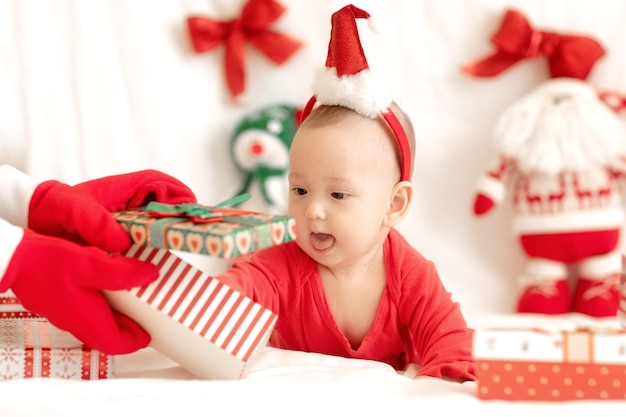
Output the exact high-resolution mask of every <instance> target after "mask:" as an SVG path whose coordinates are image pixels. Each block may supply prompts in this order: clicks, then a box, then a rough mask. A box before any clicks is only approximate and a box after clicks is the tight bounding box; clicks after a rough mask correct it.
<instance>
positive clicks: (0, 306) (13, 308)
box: [0, 290, 41, 319]
mask: <svg viewBox="0 0 626 417" xmlns="http://www.w3.org/2000/svg"><path fill="white" fill-rule="evenodd" d="M25 318H41V316H39V315H38V314H35V313H31V312H30V311H28V310H27V309H25V308H24V306H23V305H22V304H21V302H20V300H18V299H17V297H16V296H15V294H13V292H12V291H11V290H9V291H6V292H3V293H0V319H25Z"/></svg>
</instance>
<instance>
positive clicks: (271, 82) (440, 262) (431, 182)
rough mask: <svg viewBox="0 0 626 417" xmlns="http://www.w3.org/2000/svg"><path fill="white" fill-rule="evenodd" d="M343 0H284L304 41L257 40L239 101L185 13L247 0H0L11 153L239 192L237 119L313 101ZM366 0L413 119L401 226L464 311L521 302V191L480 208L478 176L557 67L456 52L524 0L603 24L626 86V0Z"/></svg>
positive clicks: (1, 155) (80, 170)
mask: <svg viewBox="0 0 626 417" xmlns="http://www.w3.org/2000/svg"><path fill="white" fill-rule="evenodd" d="M346 3H347V2H346V1H345V0H342V1H339V0H320V1H309V2H304V1H301V0H282V4H283V5H285V6H286V7H287V13H286V14H285V15H284V16H283V17H282V18H281V19H280V20H279V21H278V22H277V23H276V24H275V25H273V28H275V29H277V30H280V31H284V32H286V33H289V34H291V35H293V36H295V37H297V38H299V39H300V40H302V41H304V42H305V47H304V48H303V49H301V50H300V51H299V52H297V53H296V54H295V55H293V57H292V58H291V59H290V60H288V61H287V62H286V63H285V64H284V65H282V66H276V65H274V64H272V63H271V62H270V61H268V60H267V59H266V58H265V57H263V56H262V55H260V54H259V53H258V52H257V51H256V50H255V49H253V48H252V47H250V48H248V49H247V57H248V71H247V94H246V97H245V101H244V102H243V103H240V104H234V103H232V102H231V100H230V98H229V95H228V93H227V90H226V88H225V81H224V77H223V74H222V62H223V48H221V47H220V48H217V49H216V50H214V51H211V52H208V53H205V54H202V55H197V54H194V53H193V52H192V50H191V48H190V44H189V40H188V38H187V34H186V29H185V19H186V17H187V16H188V15H191V14H204V15H208V16H212V17H214V18H216V19H221V20H226V19H230V18H232V17H233V16H234V15H235V14H237V13H238V11H239V9H240V7H241V5H242V4H243V0H236V1H235V0H185V1H183V0H161V1H151V0H89V1H81V0H47V1H46V0H0V92H1V94H0V114H2V117H0V163H11V164H13V165H15V166H16V167H18V168H20V169H22V170H25V171H26V172H28V173H30V174H31V175H33V176H35V177H37V178H40V179H47V178H56V179H59V180H63V181H66V182H69V183H75V182H78V181H82V180H86V179H90V178H95V177H99V176H103V175H109V174H116V173H122V172H129V171H134V170H138V169H144V168H156V169H160V170H163V171H165V172H167V173H170V174H172V175H174V176H176V177H178V178H180V179H181V180H183V181H184V182H186V183H187V184H188V185H189V186H190V187H191V188H192V189H194V191H195V192H196V193H197V195H198V197H199V200H200V201H201V202H203V203H206V204H211V203H216V202H218V201H221V200H223V199H225V198H227V197H230V196H232V193H233V192H234V191H235V190H236V188H237V187H238V186H239V184H240V181H241V174H240V173H239V172H238V171H237V169H236V168H235V166H234V164H233V163H232V161H231V159H230V156H229V150H228V141H229V136H230V133H231V131H232V130H233V128H234V125H235V123H236V122H237V121H238V120H239V119H240V118H241V117H243V115H244V114H245V113H247V112H248V111H250V110H252V109H254V108H258V107H260V106H264V105H266V104H270V103H274V102H292V103H295V104H302V105H303V104H304V102H305V101H306V100H307V99H308V97H309V96H310V94H311V92H310V89H309V85H310V82H311V79H312V72H313V70H314V69H315V68H317V67H319V66H321V65H323V63H324V61H325V58H326V52H327V43H328V39H329V33H330V15H331V14H332V12H334V11H335V10H337V9H339V8H341V7H343V6H344V5H345V4H346ZM353 3H354V4H355V5H356V6H358V7H361V8H363V9H365V10H367V11H368V12H370V13H371V14H373V15H374V16H376V18H377V19H379V20H382V22H383V23H386V24H385V25H383V26H384V28H385V31H384V32H383V33H382V34H373V33H372V32H370V31H369V29H367V25H366V24H365V23H359V27H360V33H361V39H362V42H363V46H364V48H365V51H366V55H367V57H368V60H369V61H370V66H371V68H372V70H374V71H378V72H381V73H386V74H387V79H388V80H389V83H390V88H391V89H392V92H393V96H394V98H395V99H396V101H397V102H398V103H399V104H400V105H401V106H402V107H404V109H405V110H406V111H407V112H408V113H409V115H410V116H411V117H412V119H413V121H414V124H415V127H416V132H417V141H418V143H417V152H416V164H415V172H414V177H413V181H414V184H415V187H416V191H417V192H416V196H417V198H416V200H415V204H414V206H413V208H412V211H411V213H410V215H409V217H408V218H407V219H406V220H405V222H404V223H403V224H402V225H401V226H400V228H399V229H400V231H401V232H403V234H404V235H405V236H406V237H407V238H408V239H409V241H410V242H412V243H413V244H414V245H415V246H416V247H417V248H418V249H419V250H421V251H422V252H423V253H424V254H425V255H426V256H427V257H429V258H431V259H432V260H434V261H435V262H436V264H437V266H438V268H439V271H440V273H441V276H442V279H443V280H444V282H445V284H446V286H447V287H448V289H449V290H450V291H452V292H453V294H454V297H455V298H456V299H457V300H458V301H460V302H461V304H462V306H463V309H464V311H465V312H466V313H491V312H509V311H511V309H512V306H513V302H514V298H515V290H516V284H515V276H516V275H517V273H518V272H519V271H520V269H521V266H522V258H521V254H520V252H519V251H518V248H517V246H516V243H515V242H514V241H513V239H512V237H511V234H510V231H509V225H510V213H509V205H508V204H506V205H504V206H503V207H501V208H500V209H499V210H498V211H497V212H495V213H493V214H491V215H490V216H489V217H488V218H485V219H476V218H474V217H473V216H472V215H471V211H470V206H471V200H472V188H473V185H474V183H475V181H476V180H477V179H478V176H479V175H480V174H481V173H482V169H483V166H484V164H485V163H486V162H487V160H488V158H489V157H490V155H491V154H490V151H491V137H490V131H491V129H492V126H493V123H494V121H495V119H496V118H497V117H498V115H499V114H500V112H501V111H502V110H503V108H504V106H506V105H508V104H509V103H511V102H512V101H513V100H515V99H516V98H518V97H520V96H521V95H522V94H524V93H525V92H527V91H528V90H529V89H530V88H532V87H533V86H535V85H536V84H537V83H539V82H540V81H542V80H544V79H545V78H546V77H547V71H546V66H545V62H544V61H543V60H538V61H534V62H533V61H526V62H524V63H522V64H520V65H518V66H516V67H514V68H513V69H511V70H509V71H508V72H506V73H504V74H503V75H501V76H499V77H498V78H495V79H490V80H476V79H469V78H468V77H466V76H464V75H463V74H461V72H460V71H459V67H460V66H461V65H462V64H463V63H464V62H466V61H468V60H471V59H475V58H478V57H481V56H483V55H484V54H486V53H488V52H490V51H492V49H491V44H490V43H489V37H490V36H491V35H492V33H493V32H494V31H495V30H496V29H497V27H498V26H499V24H500V20H501V17H502V15H503V12H504V10H505V9H506V8H507V7H514V8H517V9H519V10H521V11H523V12H524V13H526V14H527V16H528V17H529V19H530V22H531V24H532V25H533V26H534V27H537V28H542V29H550V28H551V29H555V30H563V31H569V32H582V33H588V34H591V35H593V36H595V37H596V38H597V39H598V40H599V41H600V42H601V43H602V44H603V46H604V47H605V48H606V50H607V52H608V54H607V56H606V57H604V58H603V59H601V60H600V61H599V62H598V64H596V67H595V69H594V70H593V72H592V73H591V76H590V78H589V82H591V83H592V84H594V85H595V86H597V87H598V88H602V89H605V88H608V89H616V90H620V91H622V92H626V48H625V47H624V42H625V41H626V3H625V2H623V1H621V0H603V1H602V2H592V1H588V0H518V1H512V0H509V1H505V0H464V1H458V0H419V1H416V0H387V1H385V2H382V1H374V0H358V1H357V0H355V1H354V2H353ZM252 205H253V206H255V205H257V208H258V209H263V207H262V205H261V204H260V202H259V201H253V202H252ZM202 261H203V260H202ZM202 261H201V262H202ZM206 267H207V268H216V270H217V269H219V268H221V267H222V265H221V264H219V263H218V264H217V265H213V264H210V263H207V266H206Z"/></svg>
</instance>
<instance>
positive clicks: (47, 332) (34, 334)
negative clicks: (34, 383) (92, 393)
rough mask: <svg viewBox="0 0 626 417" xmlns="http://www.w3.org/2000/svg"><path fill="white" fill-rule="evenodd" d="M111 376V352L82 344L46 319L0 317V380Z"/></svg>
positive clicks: (100, 377)
mask: <svg viewBox="0 0 626 417" xmlns="http://www.w3.org/2000/svg"><path fill="white" fill-rule="evenodd" d="M112 376H113V357H112V356H109V355H106V354H104V353H102V352H99V351H97V350H93V349H90V348H88V347H86V346H85V345H83V344H82V343H81V342H80V341H79V340H78V339H76V338H75V337H74V336H72V335H71V334H70V333H68V332H65V331H63V330H60V329H58V328H56V327H54V326H53V325H52V324H50V323H49V322H48V321H47V320H45V319H43V318H29V319H0V380H8V379H22V378H38V377H45V378H62V379H104V378H110V377H112Z"/></svg>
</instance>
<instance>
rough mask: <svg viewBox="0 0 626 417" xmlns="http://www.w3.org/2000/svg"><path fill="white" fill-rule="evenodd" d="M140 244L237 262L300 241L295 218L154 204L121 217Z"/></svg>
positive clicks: (236, 210)
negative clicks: (244, 256)
mask: <svg viewBox="0 0 626 417" xmlns="http://www.w3.org/2000/svg"><path fill="white" fill-rule="evenodd" d="M115 217H116V219H117V221H118V222H119V223H120V224H121V225H122V226H124V228H125V229H126V230H128V232H129V234H130V236H131V239H132V240H133V242H134V243H136V244H138V245H144V246H150V247H155V248H164V249H171V250H176V251H183V252H191V253H197V254H203V255H209V256H213V257H219V258H224V259H230V258H234V257H237V256H240V255H245V254H248V253H251V252H253V251H255V250H258V249H262V248H266V247H269V246H274V245H279V244H281V243H284V242H288V241H290V240H293V239H294V237H295V233H294V226H295V221H294V219H293V218H291V217H289V216H279V215H272V214H263V213H258V212H254V211H250V210H239V209H228V208H223V207H220V206H219V205H218V206H213V207H211V206H201V205H198V204H179V205H168V204H161V203H150V205H149V206H147V207H144V208H139V209H136V210H127V211H122V212H118V213H116V214H115Z"/></svg>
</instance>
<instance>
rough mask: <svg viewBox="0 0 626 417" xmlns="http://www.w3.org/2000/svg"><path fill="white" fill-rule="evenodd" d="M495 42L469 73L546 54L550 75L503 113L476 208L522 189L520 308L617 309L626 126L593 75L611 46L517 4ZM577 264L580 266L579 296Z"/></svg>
mask: <svg viewBox="0 0 626 417" xmlns="http://www.w3.org/2000/svg"><path fill="white" fill-rule="evenodd" d="M492 42H493V43H494V45H495V46H496V51H495V52H494V53H493V54H490V55H489V56H487V57H486V58H483V59H480V60H478V61H475V62H472V63H470V64H468V65H466V66H465V67H464V68H463V70H464V71H465V72H466V73H467V74H469V75H472V76H477V77H492V76H496V75H498V74H500V73H502V72H503V71H505V70H506V69H508V68H510V67H511V66H513V65H515V64H517V63H520V62H522V61H523V60H525V59H527V58H542V59H546V60H547V62H548V67H549V72H550V76H551V79H549V80H547V81H545V82H544V83H542V84H541V85H539V86H538V87H537V88H536V89H535V90H533V91H531V92H530V93H529V94H527V95H526V96H524V97H522V98H521V99H520V100H517V101H516V102H515V103H513V104H512V105H511V106H509V107H508V108H507V109H505V110H504V112H503V114H502V115H501V117H500V118H499V120H498V121H497V123H496V127H495V131H494V133H495V135H494V136H495V139H496V141H497V145H496V153H497V155H496V157H495V158H494V160H493V161H492V163H491V165H490V166H489V168H488V169H487V171H486V172H485V174H484V175H483V176H482V177H481V179H480V181H479V183H478V185H477V190H476V193H475V200H474V206H473V208H474V213H475V214H476V215H482V214H485V213H487V212H489V211H490V210H492V209H493V208H494V207H495V206H496V205H497V204H499V203H501V202H502V201H503V200H504V197H505V194H506V192H507V190H509V189H510V190H513V193H514V195H513V205H514V214H513V217H514V220H513V229H514V232H515V234H516V236H517V237H518V238H519V240H520V243H521V246H522V249H523V250H524V252H525V254H526V255H527V264H526V267H525V270H524V272H523V274H522V275H521V276H520V280H519V281H520V282H519V283H520V287H521V294H520V296H519V299H518V302H517V307H516V309H517V311H518V312H532V313H548V314H560V313H567V312H569V311H575V312H579V313H584V314H588V315H592V316H614V315H615V314H616V310H617V305H618V300H619V292H618V288H617V282H618V277H619V272H620V270H621V257H620V255H619V250H618V241H619V236H620V232H621V227H622V223H623V208H622V203H621V196H620V190H619V187H618V184H616V181H617V179H619V178H620V176H622V175H623V174H624V173H626V166H625V161H626V131H625V129H624V125H623V123H622V122H621V121H620V120H619V118H618V117H617V115H616V114H615V113H614V112H613V111H612V110H611V108H610V107H609V106H608V105H606V103H604V102H603V101H602V100H601V99H600V98H599V96H598V94H597V92H596V91H595V90H594V89H593V88H592V86H591V85H589V84H588V83H587V82H586V81H585V79H586V78H587V76H588V74H589V73H590V71H591V70H592V68H593V65H594V64H595V63H596V61H597V60H598V59H600V58H601V57H602V56H603V55H604V54H605V51H604V49H603V48H602V46H601V45H600V44H599V43H598V42H597V41H596V40H594V39H592V38H590V37H587V36H579V35H571V34H559V33H555V32H547V31H539V30H534V29H533V28H531V26H530V24H529V23H528V21H527V19H526V18H525V16H524V15H522V14H521V13H519V12H517V11H513V10H509V11H507V12H506V15H505V16H504V19H503V22H502V26H501V28H500V29H499V31H498V32H497V33H496V34H495V35H494V36H493V37H492ZM570 264H571V265H575V266H576V269H577V277H576V278H577V279H576V280H575V292H574V294H573V296H572V297H570V294H569V291H570V290H569V285H568V284H569V283H568V278H569V277H568V275H569V273H568V271H569V265H570Z"/></svg>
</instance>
